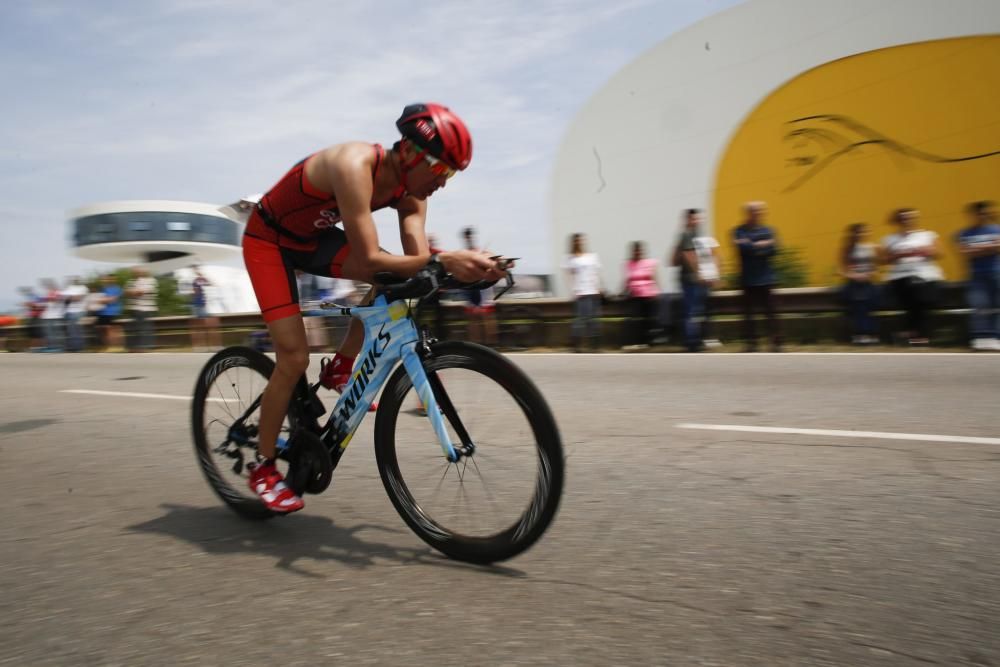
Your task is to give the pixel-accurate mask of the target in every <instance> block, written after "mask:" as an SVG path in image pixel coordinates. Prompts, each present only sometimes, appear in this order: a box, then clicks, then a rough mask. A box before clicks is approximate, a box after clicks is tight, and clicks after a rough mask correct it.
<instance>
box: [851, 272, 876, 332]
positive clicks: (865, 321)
mask: <svg viewBox="0 0 1000 667" xmlns="http://www.w3.org/2000/svg"><path fill="white" fill-rule="evenodd" d="M878 296H879V295H878V285H874V284H872V283H869V282H862V281H856V280H849V281H848V282H847V284H846V285H844V300H845V301H846V302H847V317H848V319H850V321H851V334H852V335H854V336H858V335H861V336H873V335H875V332H876V326H875V318H874V317H872V311H874V310H875V309H876V308H878V301H879V298H878Z"/></svg>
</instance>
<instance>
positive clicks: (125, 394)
mask: <svg viewBox="0 0 1000 667" xmlns="http://www.w3.org/2000/svg"><path fill="white" fill-rule="evenodd" d="M59 393H60V394H90V395H92V396H119V397H122V398H161V399H168V400H171V401H190V400H191V397H190V396H175V395H174V394H144V393H142V392H139V391H102V390H100V389H60V390H59ZM208 400H209V401H212V402H213V403H224V402H225V401H223V399H221V398H210V399H208Z"/></svg>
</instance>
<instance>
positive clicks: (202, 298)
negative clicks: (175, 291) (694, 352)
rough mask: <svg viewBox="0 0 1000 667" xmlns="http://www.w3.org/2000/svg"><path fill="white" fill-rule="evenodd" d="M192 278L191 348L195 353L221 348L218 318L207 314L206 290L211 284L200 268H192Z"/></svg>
mask: <svg viewBox="0 0 1000 667" xmlns="http://www.w3.org/2000/svg"><path fill="white" fill-rule="evenodd" d="M193 269H194V278H193V279H192V280H191V316H192V318H193V320H192V322H191V346H192V347H193V348H194V350H195V351H196V352H204V351H207V350H210V349H218V348H221V347H222V334H221V332H220V331H219V318H218V317H215V316H213V315H211V314H209V310H208V290H209V289H211V287H212V282H211V281H210V280H209V279H208V278H206V277H205V275H204V274H203V273H202V272H201V268H200V267H197V266H195V267H193Z"/></svg>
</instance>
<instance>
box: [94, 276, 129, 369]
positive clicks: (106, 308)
mask: <svg viewBox="0 0 1000 667" xmlns="http://www.w3.org/2000/svg"><path fill="white" fill-rule="evenodd" d="M101 297H102V298H101V303H102V306H101V309H100V310H99V311H97V330H98V331H99V332H100V336H101V344H102V345H103V346H104V351H105V352H124V351H125V347H124V346H123V343H124V338H125V337H124V335H123V334H122V327H121V325H120V324H118V320H119V319H120V318H121V315H122V288H121V287H119V286H118V283H116V282H115V277H114V275H112V274H110V273H109V274H107V275H105V276H102V277H101Z"/></svg>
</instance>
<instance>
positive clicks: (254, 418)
mask: <svg viewBox="0 0 1000 667" xmlns="http://www.w3.org/2000/svg"><path fill="white" fill-rule="evenodd" d="M505 280H506V285H505V287H504V290H503V291H506V290H507V289H510V287H511V286H512V285H513V284H514V283H513V277H512V276H511V274H510V272H509V271H508V272H507V273H506V277H505ZM481 286H482V284H476V285H468V284H460V283H458V282H456V281H455V280H454V279H453V278H452V277H451V276H448V275H444V274H442V273H441V270H440V269H438V270H437V271H435V270H434V268H432V267H431V266H428V267H427V268H425V269H423V270H422V271H421V272H420V273H418V274H417V276H415V277H413V278H410V279H407V280H403V279H401V278H399V277H396V276H392V275H390V274H379V275H377V276H376V290H375V297H374V300H373V302H372V303H371V305H368V306H358V307H345V306H339V305H337V304H333V303H323V304H322V307H323V308H325V309H327V310H331V311H334V312H336V311H339V313H340V314H341V315H344V316H350V317H356V318H358V319H360V321H361V322H362V323H363V324H364V332H365V334H364V343H363V347H362V351H361V352H360V354H359V355H358V357H357V361H356V362H355V367H354V370H353V372H352V376H351V380H350V382H349V383H348V385H347V386H346V387H345V388H344V390H343V393H342V394H341V395H340V396H339V398H338V399H337V401H336V405H334V407H333V409H332V410H330V411H329V413H327V411H326V408H325V406H324V405H323V401H322V399H321V397H320V388H321V385H320V383H319V382H316V383H315V384H310V383H309V382H308V380H307V378H306V376H305V375H303V377H302V378H301V379H300V380H299V382H298V384H297V386H296V388H295V390H294V393H293V396H292V399H291V401H290V403H289V406H288V413H287V416H286V418H285V420H284V422H283V424H282V427H281V434H280V437H279V439H278V449H277V458H278V465H279V468H282V469H283V472H284V475H285V481H286V484H288V485H289V486H290V487H291V488H292V489H293V490H294V491H295V492H296V493H298V494H299V495H302V494H319V493H322V492H324V491H325V490H326V489H327V488H328V487H329V486H330V484H331V481H332V479H333V472H334V470H335V469H336V467H337V464H338V463H339V462H340V460H341V457H342V456H343V454H344V451H345V449H346V448H347V446H348V444H349V443H350V442H351V439H352V437H353V436H354V434H355V433H356V432H357V430H358V427H359V426H360V424H361V422H362V420H363V419H364V417H365V415H366V414H367V413H368V409H369V407H370V405H371V403H372V401H373V400H374V399H375V397H376V395H378V393H379V391H380V390H381V398H380V400H379V405H378V409H377V411H376V414H375V425H374V440H375V460H376V464H377V466H378V471H379V475H380V476H381V478H382V483H383V485H384V487H385V490H386V493H388V495H389V498H390V499H391V501H392V504H393V506H395V508H396V510H397V511H398V512H399V515H400V516H401V517H402V518H403V521H405V522H406V524H407V525H408V526H409V527H410V528H411V529H412V530H413V532H415V533H416V534H417V535H418V536H419V537H420V538H421V539H422V540H424V541H425V542H426V543H427V544H429V545H430V546H431V547H433V548H434V549H436V550H438V551H440V552H441V553H443V554H445V555H447V556H449V557H451V558H454V559H457V560H461V561H466V562H471V563H493V562H497V561H501V560H505V559H508V558H511V557H513V556H516V555H518V554H520V553H522V552H523V551H525V550H526V549H528V548H529V547H530V546H532V545H533V544H534V543H535V542H536V541H537V540H538V539H539V538H540V537H541V535H542V534H543V533H544V532H545V530H546V529H547V528H548V527H549V525H550V524H551V522H552V520H553V518H554V517H555V514H556V510H557V508H558V506H559V500H560V496H561V495H562V488H563V476H564V458H563V451H562V444H561V441H560V436H559V429H558V427H557V425H556V421H555V419H554V417H553V415H552V411H551V410H550V409H549V406H548V404H547V403H546V401H545V399H544V397H543V396H542V394H541V392H539V390H538V388H537V387H536V386H535V384H534V383H533V382H532V381H531V379H530V378H528V376H527V375H526V374H525V373H524V372H523V371H522V370H521V369H520V368H519V367H518V366H516V365H515V364H514V363H513V362H512V361H510V360H509V359H508V358H506V357H505V356H503V355H501V354H499V353H498V352H496V351H494V350H492V349H490V348H487V347H484V346H481V345H476V344H473V343H467V342H461V341H438V340H435V339H433V338H431V337H430V336H429V334H428V333H427V331H426V329H424V328H422V327H419V326H418V325H417V321H418V314H419V309H420V306H421V304H422V302H423V301H424V300H425V299H428V298H430V297H432V296H433V295H434V294H436V292H437V291H438V290H440V289H444V288H453V287H454V288H460V289H461V288H470V287H471V288H476V287H481ZM274 366H275V364H274V361H273V360H272V359H271V358H270V357H268V356H267V355H265V354H263V353H261V352H258V351H256V350H253V349H251V348H249V347H229V348H226V349H224V350H222V351H220V352H218V353H217V354H215V355H214V356H213V357H212V358H211V359H209V360H208V362H207V363H206V364H205V366H204V368H203V369H202V371H201V373H200V375H199V376H198V381H197V384H196V385H195V389H194V400H193V405H192V414H191V417H192V427H193V432H194V446H195V450H196V452H197V456H198V462H199V464H200V467H201V469H202V472H203V473H204V474H205V477H206V478H207V480H208V483H209V484H210V485H211V487H212V489H213V490H214V491H215V493H216V494H217V495H218V496H219V497H220V498H221V499H222V500H223V502H225V503H226V505H228V506H229V507H230V508H232V509H233V510H234V511H236V512H237V513H238V514H240V515H242V516H244V517H247V518H251V519H266V518H270V517H272V516H274V513H273V512H271V511H270V510H268V509H267V508H266V507H265V506H264V504H263V502H261V500H260V499H259V498H257V496H256V495H255V494H253V492H252V491H251V490H250V489H249V487H248V484H247V476H248V464H249V463H250V462H252V461H255V460H256V457H257V440H258V436H259V419H260V402H261V394H262V392H263V389H264V386H265V385H266V383H267V379H268V378H269V377H270V375H271V373H272V372H273V370H274Z"/></svg>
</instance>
